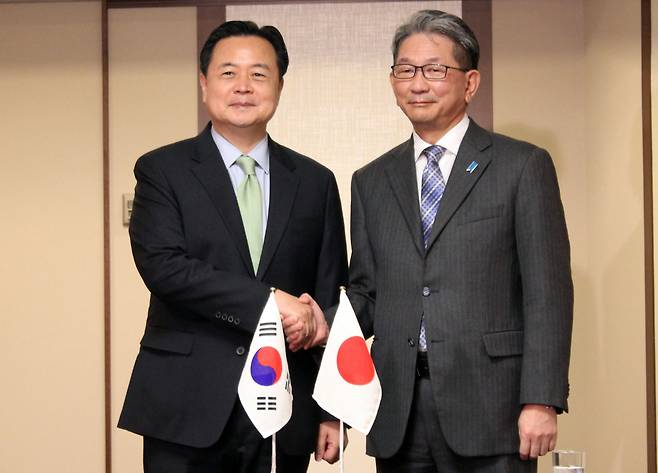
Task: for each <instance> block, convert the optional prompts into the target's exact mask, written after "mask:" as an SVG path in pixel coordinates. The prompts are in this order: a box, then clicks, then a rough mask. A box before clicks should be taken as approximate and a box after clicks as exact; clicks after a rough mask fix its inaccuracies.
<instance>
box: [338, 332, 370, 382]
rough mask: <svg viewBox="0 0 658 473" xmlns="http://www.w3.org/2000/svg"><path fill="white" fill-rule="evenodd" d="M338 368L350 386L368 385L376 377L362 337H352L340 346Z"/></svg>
mask: <svg viewBox="0 0 658 473" xmlns="http://www.w3.org/2000/svg"><path fill="white" fill-rule="evenodd" d="M336 366H337V367H338V372H339V373H340V375H341V377H342V378H343V379H344V380H345V381H347V382H348V383H350V384H359V385H363V384H368V383H369V382H370V381H372V379H373V378H374V377H375V366H374V365H373V364H372V358H370V353H368V347H367V346H366V342H365V340H364V339H363V338H361V337H350V338H348V339H347V340H345V341H344V342H343V343H342V344H341V345H340V348H339V349H338V355H336Z"/></svg>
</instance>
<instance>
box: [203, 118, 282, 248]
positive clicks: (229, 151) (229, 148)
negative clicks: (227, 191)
mask: <svg viewBox="0 0 658 473" xmlns="http://www.w3.org/2000/svg"><path fill="white" fill-rule="evenodd" d="M211 134H212V139H213V140H214V141H215V144H216V145H217V149H219V154H220V155H221V156H222V160H223V161H224V165H225V166H226V169H227V170H228V175H229V176H230V178H231V184H232V185H233V192H235V193H236V194H237V191H238V187H240V184H242V181H243V180H244V178H245V173H244V171H242V168H241V167H240V166H239V165H238V164H237V163H236V161H237V159H238V158H239V157H240V156H242V155H243V154H245V155H246V156H249V157H250V158H253V160H254V161H256V178H257V179H258V183H259V184H260V190H261V194H262V195H263V239H264V238H265V229H266V228H267V216H268V212H269V207H270V150H269V147H268V137H267V135H265V137H264V138H263V139H262V140H260V141H259V142H258V143H257V144H256V146H254V147H253V149H251V150H250V151H249V152H248V153H242V152H241V151H240V150H239V149H238V148H236V147H235V146H233V145H232V144H231V142H229V141H228V140H227V139H226V138H224V137H223V136H222V135H220V134H219V133H218V132H217V131H216V130H215V129H214V128H212V129H211Z"/></svg>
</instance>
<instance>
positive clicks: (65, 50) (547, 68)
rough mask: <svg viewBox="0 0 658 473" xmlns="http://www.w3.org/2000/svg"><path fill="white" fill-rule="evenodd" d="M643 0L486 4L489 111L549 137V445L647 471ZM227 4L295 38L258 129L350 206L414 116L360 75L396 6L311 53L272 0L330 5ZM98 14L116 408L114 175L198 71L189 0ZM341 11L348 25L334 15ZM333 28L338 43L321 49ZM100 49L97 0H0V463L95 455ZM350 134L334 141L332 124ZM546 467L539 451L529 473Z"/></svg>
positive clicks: (85, 468) (537, 136)
mask: <svg viewBox="0 0 658 473" xmlns="http://www.w3.org/2000/svg"><path fill="white" fill-rule="evenodd" d="M428 3H432V4H433V5H438V4H439V3H438V2H428ZM652 3H656V2H655V1H654V2H652ZM450 4H451V5H452V6H451V8H452V7H454V8H457V5H458V4H459V2H450ZM639 5H640V2H639V0H632V1H628V2H625V8H624V9H623V10H622V9H620V8H619V7H618V2H615V1H614V0H598V1H594V0H575V1H574V0H534V1H533V2H531V3H530V2H527V1H525V0H496V1H494V2H493V42H494V43H493V54H494V61H493V64H494V70H493V74H494V77H493V83H494V125H495V128H496V130H497V131H499V132H502V133H506V134H511V135H513V136H516V137H518V138H521V139H526V140H528V141H532V142H534V143H537V144H539V145H541V146H543V147H546V148H547V149H548V150H549V151H550V152H551V154H552V155H553V157H554V160H555V163H556V167H557V170H558V174H559V178H560V184H561V188H562V196H563V199H564V204H565V210H566V214H567V220H568V225H569V231H570V236H571V242H572V258H573V274H574V282H575V286H576V318H575V324H574V347H573V358H572V369H571V378H572V385H571V398H570V402H571V413H570V414H568V415H565V416H562V417H561V418H560V439H559V442H558V446H559V447H561V448H576V449H583V450H586V451H587V453H588V470H591V471H599V472H612V473H617V472H619V473H626V472H631V471H632V472H642V471H646V440H645V432H646V414H645V395H644V393H645V361H644V349H645V347H644V291H643V288H644V280H643V271H644V268H643V257H642V255H643V238H642V234H643V233H642V232H643V220H642V153H641V107H640V98H641V97H640V37H639V34H640V32H639V24H640V23H639V20H640V11H639V9H640V6H639ZM403 7H404V8H409V11H411V9H413V8H411V5H410V4H406V5H403ZM240 8H251V9H253V10H251V11H253V13H250V14H249V16H250V17H251V18H254V19H256V20H257V21H266V20H267V21H269V22H274V23H275V24H279V23H278V22H279V21H280V22H281V24H280V26H281V27H282V30H283V32H284V34H285V35H286V39H288V40H289V43H290V51H291V61H292V65H291V69H290V72H289V75H288V76H287V83H286V87H285V89H284V95H283V98H282V101H281V106H280V109H279V112H278V114H277V117H276V118H275V120H274V121H273V123H272V127H271V131H272V134H273V136H274V137H275V138H276V139H279V140H280V141H281V142H282V143H285V144H287V145H290V146H292V147H296V148H298V149H299V150H300V151H302V152H305V153H308V154H310V155H312V156H314V157H316V158H318V159H319V160H320V161H322V162H325V163H326V164H328V165H329V166H330V167H331V168H332V169H333V170H334V171H335V173H336V175H337V178H338V180H339V183H340V187H341V192H342V197H343V205H344V208H345V211H346V212H347V209H348V207H349V178H350V175H351V173H352V171H353V170H354V169H356V168H357V167H359V166H360V165H362V164H363V163H365V162H367V161H368V160H369V159H371V158H373V157H375V155H377V154H379V153H380V152H382V151H384V150H385V149H387V148H388V147H390V146H392V145H393V144H395V143H397V142H398V141H400V140H401V139H404V137H405V136H406V134H407V133H408V132H409V130H408V128H407V125H406V123H405V120H404V118H403V117H402V116H401V113H400V112H399V111H397V110H396V108H395V106H394V103H393V99H392V95H391V93H390V91H389V90H388V86H387V83H386V79H385V75H386V73H384V78H381V77H380V78H379V79H376V78H375V74H376V73H375V69H377V68H379V67H380V66H381V67H386V66H388V62H389V58H388V41H389V37H390V35H391V33H392V27H391V26H390V25H389V23H388V22H397V18H398V17H397V16H396V15H398V13H393V12H392V10H391V11H389V12H388V13H387V14H385V15H384V16H382V17H377V18H378V20H377V22H374V23H373V24H372V25H371V26H372V29H370V28H365V31H364V32H365V33H367V34H368V35H372V36H369V38H370V41H368V42H367V43H368V45H370V46H372V51H363V50H361V48H352V47H351V46H350V44H354V43H353V42H349V43H348V44H345V45H342V46H341V45H340V44H338V43H336V44H334V46H333V47H332V48H327V51H324V52H322V50H321V49H317V48H316V45H314V44H313V43H312V42H311V43H309V44H306V43H305V42H303V41H302V42H299V41H298V40H297V39H296V38H299V37H304V35H305V34H306V33H305V32H304V26H305V22H303V21H300V22H296V21H285V19H280V20H277V21H274V20H273V19H272V18H278V17H276V16H274V15H275V14H276V13H277V12H279V13H280V12H282V11H284V12H286V15H289V16H290V19H293V18H295V17H294V15H295V14H296V15H299V14H303V15H306V17H308V16H309V15H311V14H312V13H313V12H315V14H316V15H331V14H332V11H333V10H332V8H333V7H331V6H329V5H316V6H314V7H312V8H310V9H309V10H302V7H299V6H277V7H262V6H260V7H258V8H255V9H254V7H240ZM286 8H287V9H288V10H285V9H286ZM335 8H336V9H338V10H336V11H337V12H339V13H338V16H339V17H341V18H343V19H345V18H348V19H349V18H352V17H353V16H355V15H354V14H353V13H350V14H349V15H347V14H346V13H345V12H346V11H347V10H345V9H353V8H356V7H355V6H354V5H341V6H339V7H335ZM364 8H365V7H364ZM367 8H369V9H370V11H369V13H368V14H369V15H373V14H380V13H381V12H380V13H378V11H377V6H376V5H374V6H373V5H371V6H368V7H367ZM391 8H393V7H391ZM350 11H352V10H350ZM654 11H658V8H654ZM227 13H228V16H229V18H231V15H233V17H237V16H239V15H241V14H243V13H244V10H240V9H238V8H233V7H232V8H229V10H228V12H227ZM263 15H264V17H263ZM321 17H322V16H321ZM369 17H370V16H369ZM109 20H110V67H111V71H110V109H111V115H110V153H111V154H110V157H111V163H112V166H111V170H110V182H111V189H110V191H111V209H110V222H111V223H110V231H111V250H112V275H111V287H112V301H111V302H112V330H113V333H112V335H113V343H112V367H113V371H112V377H113V391H112V422H113V423H116V419H117V416H118V412H119V409H120V407H121V402H122V400H123V395H124V393H125V387H126V385H127V382H128V376H129V374H130V369H131V367H132V362H133V360H134V356H135V354H136V352H137V348H138V342H139V338H140V336H141V332H142V330H143V325H144V321H145V308H146V304H147V300H146V297H147V294H146V291H145V289H144V288H143V285H142V283H141V282H140V280H139V277H138V275H137V274H136V272H135V270H134V268H133V265H132V260H131V257H130V253H129V244H128V239H127V232H126V229H125V228H124V227H123V225H122V223H121V213H120V203H121V194H123V193H126V192H131V191H132V187H133V185H134V183H133V178H132V174H131V170H132V166H133V164H134V161H135V159H136V158H137V157H138V156H139V155H140V154H141V153H143V152H144V151H146V150H148V149H151V148H154V147H156V146H158V145H161V144H164V143H167V142H171V141H174V140H177V139H180V138H183V137H187V136H191V135H193V134H194V133H195V130H196V87H197V85H196V65H195V61H196V57H195V56H196V29H195V11H194V9H190V8H174V9H149V10H140V9H132V10H115V11H111V12H110V18H109ZM307 23H308V22H306V24H307ZM319 23H320V24H323V22H322V21H320V22H319ZM382 25H385V26H382ZM343 26H344V27H345V28H346V29H347V30H348V31H351V32H354V31H356V30H358V27H357V25H350V23H349V21H347V20H346V23H344V25H343ZM654 31H658V27H656V28H654ZM334 36H335V37H334V38H333V39H332V41H339V39H340V37H341V36H340V35H334ZM655 36H656V34H655V32H654V37H655ZM355 41H356V39H355ZM317 47H318V48H319V46H317ZM343 47H344V48H346V50H347V51H350V54H349V56H347V57H346V56H343V55H341V54H337V56H336V57H335V58H333V57H331V58H329V57H328V56H327V54H328V53H329V52H332V51H336V52H337V53H340V51H341V50H342V48H343ZM313 48H316V49H317V51H316V49H313ZM314 51H315V52H314ZM322 54H324V56H322ZM318 55H321V59H323V61H321V62H327V63H328V62H330V60H338V59H342V60H346V61H347V62H348V63H349V64H350V65H351V67H352V68H353V69H354V71H355V72H354V74H355V75H354V76H353V78H352V79H350V80H347V81H346V80H343V79H342V76H343V74H336V73H335V72H333V71H326V74H327V75H326V76H324V75H323V77H322V78H320V79H317V78H314V76H313V73H312V70H311V67H313V68H315V67H317V66H318V64H317V57H318ZM364 64H365V66H366V68H365V69H363V71H361V70H360V69H359V68H360V67H362V66H364ZM100 66H101V64H100V5H99V4H98V3H74V4H49V5H44V4H33V5H0V68H1V70H2V73H1V74H0V103H2V107H3V112H4V113H3V118H1V119H0V120H2V125H3V126H2V127H0V130H1V131H0V138H1V139H0V156H1V161H0V192H1V193H2V197H3V205H2V206H0V209H1V212H2V215H0V217H4V218H3V219H2V221H3V222H5V226H4V227H3V229H4V231H3V232H2V236H1V237H0V238H2V242H3V243H4V247H5V248H7V249H9V251H6V253H7V254H6V256H5V257H4V258H3V262H2V266H1V268H2V272H1V273H0V278H2V279H0V287H2V288H3V291H2V297H1V298H0V301H2V302H1V304H2V308H3V316H4V319H3V329H2V331H0V337H1V338H0V343H1V346H2V347H3V349H2V353H3V355H4V356H3V357H2V360H3V361H2V362H0V363H2V372H3V374H4V375H5V379H8V380H9V382H6V383H5V384H4V385H3V386H5V385H6V386H7V387H5V389H4V390H3V393H2V402H1V403H0V409H1V410H0V419H2V425H3V428H2V433H1V434H0V458H1V459H2V460H1V462H2V465H3V466H2V468H0V469H2V470H4V469H6V470H7V471H11V472H12V473H14V472H17V473H22V472H28V471H29V472H33V471H62V472H71V473H78V472H80V473H82V472H85V473H93V472H97V473H100V472H101V471H103V464H104V457H103V402H104V399H103V332H102V330H103V322H102V317H103V311H102V302H103V299H102V282H103V279H102V276H103V275H102V166H101V69H100ZM313 70H316V69H313ZM350 71H352V69H350ZM332 74H333V75H332ZM363 74H365V75H363ZM655 75H656V76H658V72H657V73H656V74H655ZM318 81H319V82H318ZM317 84H319V85H317ZM335 84H341V88H340V89H338V90H336V89H333V87H335ZM345 84H347V86H346V85H345ZM364 84H367V86H364ZM309 85H310V87H309ZM360 100H363V102H361V103H359V101H360ZM367 101H369V102H368V105H364V103H366V102H367ZM357 103H358V105H357ZM300 110H303V111H304V115H303V116H302V115H299V113H300ZM372 110H377V112H376V113H372ZM309 115H310V116H313V117H318V118H317V119H313V120H309V119H308V116H309ZM7 117H10V118H7ZM35 118H37V119H38V121H37V120H35ZM322 120H326V121H322ZM327 122H329V123H330V125H326V124H324V123H327ZM354 123H357V124H358V125H354ZM657 123H658V119H656V118H655V115H654V125H655V124H657ZM352 129H355V130H358V131H359V133H352V134H350V133H349V132H350V131H351V130H352ZM364 130H365V132H364ZM346 134H347V135H350V136H349V140H340V139H339V138H338V137H339V136H343V135H346ZM656 136H658V134H657V135H656ZM305 137H308V139H306V138H305ZM361 138H363V140H362V139H361ZM654 192H655V193H656V195H658V192H657V191H656V190H654ZM44 243H45V244H44ZM112 435H113V442H114V455H113V462H114V471H115V472H120V473H136V472H138V471H140V456H141V448H140V442H139V438H138V437H137V436H134V435H131V434H129V433H126V432H122V431H118V430H116V429H114V430H113V434H112ZM354 437H355V438H354V441H353V442H352V445H351V446H350V447H349V449H348V452H349V453H348V463H347V465H346V466H347V468H348V471H360V472H368V471H373V468H372V462H371V461H370V460H368V459H366V458H365V457H364V456H363V455H362V453H361V452H362V451H363V439H362V437H360V436H358V435H356V436H354ZM35 444H38V445H39V450H38V454H36V455H35V453H34V450H33V445H35ZM549 470H550V468H549V466H548V463H547V462H546V461H543V462H542V464H541V466H540V473H542V472H544V473H547V472H548V471H549ZM311 471H315V472H320V471H335V467H327V466H322V467H317V466H314V467H313V469H312V470H311Z"/></svg>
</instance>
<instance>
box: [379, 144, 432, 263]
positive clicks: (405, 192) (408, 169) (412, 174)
mask: <svg viewBox="0 0 658 473" xmlns="http://www.w3.org/2000/svg"><path fill="white" fill-rule="evenodd" d="M413 150H414V144H413V139H409V141H407V142H406V143H405V144H404V145H403V146H402V147H401V149H400V151H399V153H398V155H397V156H396V158H395V159H393V160H392V162H391V164H390V166H389V167H388V168H386V174H387V175H388V179H389V181H390V183H391V187H392V188H393V193H394V194H395V197H396V198H397V201H398V204H399V205H400V210H401V212H402V215H403V216H404V219H405V221H406V222H407V226H408V227H409V232H410V233H411V237H412V239H413V241H414V244H415V245H416V249H417V250H418V253H419V254H420V255H421V256H422V255H424V254H425V249H424V248H423V241H422V234H421V229H420V208H419V204H418V183H417V182H416V167H415V165H414V152H413Z"/></svg>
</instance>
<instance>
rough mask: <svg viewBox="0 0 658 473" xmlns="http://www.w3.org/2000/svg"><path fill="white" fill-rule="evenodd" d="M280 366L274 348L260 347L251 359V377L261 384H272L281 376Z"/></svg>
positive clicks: (278, 357) (279, 359)
mask: <svg viewBox="0 0 658 473" xmlns="http://www.w3.org/2000/svg"><path fill="white" fill-rule="evenodd" d="M281 367H282V363H281V355H279V352H278V351H277V350H276V348H273V347H262V348H260V349H259V350H258V351H257V352H256V354H255V355H254V357H253V358H252V360H251V377H252V378H253V379H254V381H256V382H257V383H258V384H260V385H261V386H272V385H273V384H274V383H276V382H277V381H278V380H279V378H281Z"/></svg>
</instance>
